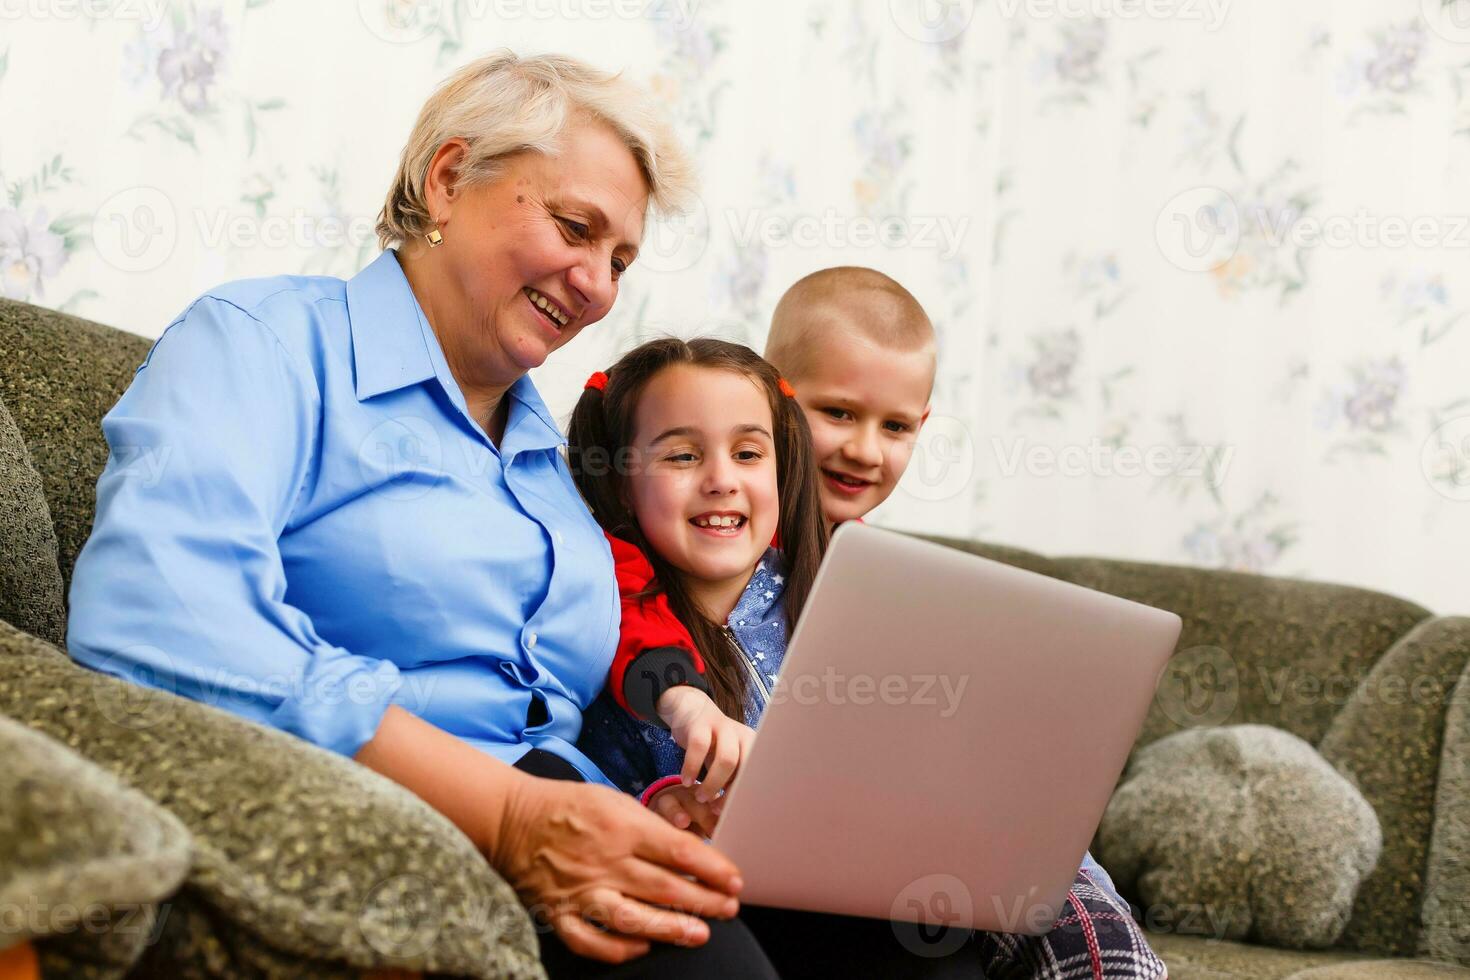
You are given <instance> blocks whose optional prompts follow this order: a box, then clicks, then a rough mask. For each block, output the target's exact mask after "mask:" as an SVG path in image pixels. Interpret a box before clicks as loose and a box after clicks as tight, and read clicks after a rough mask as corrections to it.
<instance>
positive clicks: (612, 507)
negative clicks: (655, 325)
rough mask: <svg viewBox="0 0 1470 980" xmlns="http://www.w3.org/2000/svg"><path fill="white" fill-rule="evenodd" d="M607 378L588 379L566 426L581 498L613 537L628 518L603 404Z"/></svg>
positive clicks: (596, 375)
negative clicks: (622, 499) (622, 498)
mask: <svg viewBox="0 0 1470 980" xmlns="http://www.w3.org/2000/svg"><path fill="white" fill-rule="evenodd" d="M607 385H608V376H607V375H606V374H604V373H603V372H601V371H598V372H596V373H594V374H593V375H592V377H590V378H588V379H587V384H586V385H585V386H584V387H583V389H582V396H581V397H580V398H578V399H577V404H576V407H574V408H573V409H572V419H571V423H570V424H569V425H568V426H567V466H568V467H569V468H570V469H571V471H572V482H573V483H575V484H576V486H577V490H578V492H580V493H581V494H582V499H583V500H585V501H586V502H587V506H588V508H590V509H591V511H592V516H593V517H595V518H596V519H597V523H598V524H600V525H602V527H603V529H604V530H606V531H608V532H609V533H611V534H619V535H621V533H622V532H623V531H626V525H627V523H628V515H627V514H626V512H625V509H624V507H623V505H622V502H621V497H620V487H619V483H618V480H619V474H618V472H617V467H616V465H615V463H616V460H617V458H618V455H619V447H618V446H615V445H613V443H614V442H615V441H616V440H615V439H614V438H613V436H612V434H611V431H610V429H609V427H608V424H607V414H606V407H605V405H604V401H605V400H606V395H607Z"/></svg>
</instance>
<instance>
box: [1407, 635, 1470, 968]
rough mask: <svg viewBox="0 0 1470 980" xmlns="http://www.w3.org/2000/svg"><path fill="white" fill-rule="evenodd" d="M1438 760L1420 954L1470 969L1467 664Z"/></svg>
mask: <svg viewBox="0 0 1470 980" xmlns="http://www.w3.org/2000/svg"><path fill="white" fill-rule="evenodd" d="M1459 622H1460V623H1462V624H1464V625H1465V626H1466V627H1467V628H1470V620H1467V619H1464V618H1460V619H1459ZM1439 760H1440V761H1439V784H1438V786H1437V788H1436V790H1435V803H1434V813H1435V820H1434V832H1433V834H1432V835H1431V837H1430V842H1429V864H1428V869H1427V873H1426V875H1425V881H1424V907H1423V911H1422V913H1421V919H1422V921H1423V923H1424V933H1423V936H1422V938H1421V940H1420V943H1419V953H1420V955H1421V956H1428V957H1430V958H1431V959H1437V960H1445V961H1448V962H1452V963H1460V964H1462V965H1464V966H1467V967H1470V664H1466V666H1465V669H1464V670H1462V671H1460V677H1459V679H1458V680H1457V681H1456V682H1455V686H1454V688H1453V689H1452V690H1451V692H1450V699H1449V707H1448V709H1447V710H1446V712H1445V720H1444V748H1443V749H1442V750H1441V751H1440V755H1439Z"/></svg>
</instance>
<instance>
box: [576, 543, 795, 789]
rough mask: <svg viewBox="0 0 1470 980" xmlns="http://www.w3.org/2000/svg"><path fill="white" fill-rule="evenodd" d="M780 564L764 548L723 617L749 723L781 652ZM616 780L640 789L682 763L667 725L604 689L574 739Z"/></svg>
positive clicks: (767, 693) (767, 694)
mask: <svg viewBox="0 0 1470 980" xmlns="http://www.w3.org/2000/svg"><path fill="white" fill-rule="evenodd" d="M784 573H785V565H784V564H783V562H782V559H781V553H780V552H779V551H777V550H776V549H775V548H768V549H766V553H765V554H764V555H763V556H761V560H760V563H759V564H758V565H756V569H755V572H754V573H753V574H752V575H751V576H750V581H749V582H747V583H746V585H745V591H744V592H743V593H741V596H740V601H739V602H737V603H735V608H734V609H733V610H732V611H731V612H730V617H729V618H728V619H727V620H726V621H725V623H726V629H727V630H728V632H729V634H730V635H731V636H732V637H733V638H734V640H735V644H736V646H738V647H739V648H740V652H741V654H743V659H744V662H745V666H746V669H747V671H748V673H747V677H748V678H749V681H750V683H749V684H748V685H747V693H746V698H745V723H746V724H747V725H749V726H750V727H751V728H754V727H755V726H756V725H757V724H759V723H760V719H761V714H762V713H763V712H764V711H765V708H766V704H767V703H768V702H769V701H770V699H771V685H772V684H774V683H775V681H776V674H777V672H778V671H780V669H781V661H782V659H783V658H784V657H785V656H786V611H785V608H784V604H783V603H782V601H781V597H782V594H783V593H784V591H785V584H786V577H785V574H784ZM577 748H579V749H581V750H582V752H583V754H585V755H586V756H587V757H588V758H589V759H591V760H592V761H593V762H595V763H596V764H597V766H598V768H599V769H601V770H602V771H603V773H604V774H606V776H607V777H608V779H610V780H612V782H613V784H614V785H615V786H618V787H620V788H621V789H623V790H624V791H625V792H629V793H633V794H635V795H636V794H639V793H642V792H643V790H644V789H645V788H647V787H648V785H649V784H650V783H653V782H655V781H656V780H659V779H662V778H663V777H664V776H672V775H675V774H677V773H678V772H679V771H680V770H681V769H683V768H684V750H683V749H681V748H679V746H678V745H677V744H675V742H674V738H673V736H672V735H670V734H669V731H668V729H665V728H660V727H659V726H657V725H651V724H649V723H648V722H646V721H640V720H639V719H637V718H634V717H633V716H632V715H630V714H629V713H628V712H626V711H624V710H623V709H622V707H621V706H619V705H618V703H617V702H616V701H614V700H613V698H612V696H611V695H609V694H608V693H607V691H603V692H602V694H601V695H599V696H598V698H597V700H596V701H594V702H593V703H592V706H591V707H590V708H588V709H587V711H586V713H585V714H584V717H583V726H582V736H581V739H580V740H579V741H578V742H577Z"/></svg>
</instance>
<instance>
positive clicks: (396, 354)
mask: <svg viewBox="0 0 1470 980" xmlns="http://www.w3.org/2000/svg"><path fill="white" fill-rule="evenodd" d="M347 319H348V322H349V324H350V325H351V330H352V366H353V368H354V370H355V372H356V375H357V380H356V392H357V400H358V401H366V400H367V399H369V398H372V397H373V396H374V395H381V394H383V393H385V392H389V391H397V390H398V389H399V388H407V387H408V386H409V385H413V384H419V383H420V382H423V381H427V380H429V379H430V378H432V377H433V376H434V362H433V359H432V358H431V357H430V356H429V347H428V343H427V342H426V341H425V339H424V332H423V328H422V327H421V326H420V321H421V320H423V311H422V310H420V309H419V303H418V300H417V299H415V298H414V295H413V290H412V289H411V288H410V287H409V285H408V277H407V276H405V275H404V274H403V269H402V268H401V267H400V266H399V265H398V253H397V252H396V251H394V250H393V249H391V248H390V249H387V250H386V251H384V252H383V254H382V255H379V256H378V257H377V258H376V259H374V260H373V261H372V262H371V263H370V264H369V265H368V266H367V268H365V269H363V270H362V271H361V272H359V273H358V274H357V275H355V276H353V277H352V278H351V279H349V280H348V281H347ZM424 322H427V321H424Z"/></svg>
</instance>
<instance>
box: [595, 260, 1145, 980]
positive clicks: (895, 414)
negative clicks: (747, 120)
mask: <svg viewBox="0 0 1470 980" xmlns="http://www.w3.org/2000/svg"><path fill="white" fill-rule="evenodd" d="M935 356H936V345H935V336H934V328H933V325H932V324H931V323H930V321H929V317H928V315H927V314H925V312H924V309H923V307H922V306H920V305H919V302H918V301H917V300H916V299H914V297H913V295H912V294H910V293H909V291H908V290H906V289H904V288H903V286H901V285H899V284H898V283H897V282H895V281H894V280H893V279H891V278H889V277H888V276H886V275H884V274H883V273H881V272H877V271H875V270H872V269H864V268H858V267H854V266H840V267H837V268H831V269H823V270H821V271H819V272H814V273H812V274H811V275H808V276H806V277H805V278H803V279H800V280H798V281H797V282H796V283H795V284H794V285H793V286H792V287H791V288H790V289H788V290H787V291H786V293H785V295H783V296H782V297H781V300H780V302H779V303H777V305H776V310H775V313H774V314H773V316H772V319H771V330H770V334H769V336H768V338H767V341H766V351H765V357H766V360H768V361H770V362H771V363H772V364H774V365H775V366H776V368H777V369H778V370H780V372H781V374H782V376H783V377H784V378H785V379H786V380H787V382H789V384H790V385H791V386H792V388H794V389H795V392H796V399H797V401H798V403H800V405H801V407H802V409H803V411H804V412H805V414H806V419H807V423H808V425H809V427H810V428H811V434H812V444H813V449H814V457H815V459H816V460H817V465H818V467H819V469H820V470H821V476H822V480H821V494H822V510H823V513H824V514H825V516H826V517H827V520H828V521H830V522H831V523H832V524H833V525H834V526H835V525H837V524H841V523H842V522H844V521H852V520H861V519H862V518H863V516H864V515H866V514H868V513H869V512H870V511H872V510H873V509H874V508H875V507H877V506H878V505H879V504H881V503H883V501H885V500H887V499H888V497H889V496H890V495H891V494H892V493H893V491H894V489H895V488H896V487H897V485H898V481H899V479H900V478H901V477H902V476H903V473H904V470H905V469H906V468H907V467H908V463H909V458H910V457H911V455H912V453H913V448H914V442H915V439H916V437H917V435H918V432H919V428H920V426H922V425H923V423H924V420H925V419H927V418H928V416H929V398H930V395H931V393H932V392H933V388H934V375H935V368H936V363H935ZM610 540H611V544H612V549H613V558H614V561H615V564H616V568H617V574H618V586H619V592H620V594H621V596H622V610H623V621H622V635H621V639H620V642H619V645H618V652H617V655H616V658H615V660H614V663H613V668H612V672H611V677H610V681H609V690H610V693H611V694H612V695H613V697H614V698H615V699H616V701H617V702H618V704H619V705H621V706H622V707H623V708H624V709H626V710H627V711H628V712H630V713H631V714H632V715H633V716H634V717H636V718H639V719H641V720H643V721H646V722H649V723H651V724H654V725H658V726H660V727H665V728H672V729H673V731H674V734H675V736H676V740H677V741H678V742H679V743H680V744H681V745H684V746H685V747H686V749H688V748H689V747H690V746H691V744H692V743H691V742H690V740H689V736H690V733H691V732H694V731H696V730H697V731H698V733H697V735H695V736H694V737H695V739H696V741H697V742H698V743H699V745H700V746H701V747H704V751H697V750H692V749H691V750H689V751H686V754H685V770H684V772H683V774H682V777H683V778H677V777H669V778H668V779H666V780H660V781H659V782H658V783H655V784H653V785H651V786H648V787H646V788H644V790H643V793H642V796H641V799H642V800H643V802H644V803H646V804H647V805H649V806H650V807H652V808H653V809H654V810H655V811H657V812H659V813H660V814H661V815H663V816H664V817H665V818H666V819H669V820H670V821H671V822H673V823H675V824H676V825H677V826H681V827H691V826H696V827H698V828H699V829H702V830H705V831H708V830H709V829H710V828H711V827H712V825H713V822H714V821H715V820H716V819H717V818H718V814H719V809H720V801H719V800H715V799H714V798H713V795H712V794H713V793H717V792H718V791H719V789H720V788H721V787H722V786H723V785H724V783H725V782H726V781H727V780H728V779H729V778H730V777H731V775H732V774H733V772H734V771H735V770H736V769H737V768H738V764H739V761H740V760H741V758H742V757H743V756H744V755H745V752H746V751H748V748H749V737H750V730H749V729H748V728H746V727H745V726H744V725H741V724H739V723H738V722H736V721H734V720H732V719H726V718H725V717H724V716H723V715H720V714H719V711H718V709H717V708H713V702H711V701H710V699H709V698H708V697H707V696H702V695H701V694H699V693H697V692H703V695H707V694H708V689H707V688H706V687H705V685H704V682H703V673H704V664H703V661H702V659H701V658H700V656H699V653H698V651H697V649H696V648H695V645H694V643H693V641H692V640H691V639H690V637H689V632H688V630H686V629H685V628H684V626H683V624H682V623H680V622H679V620H678V619H677V617H675V616H674V614H673V612H672V610H671V609H670V608H669V605H668V603H667V601H666V599H665V598H664V596H663V595H661V594H660V593H659V592H658V590H657V584H656V583H655V582H654V575H653V570H652V567H651V565H650V564H649V563H648V560H647V559H646V558H645V557H644V556H643V554H642V553H641V552H640V551H639V550H638V549H637V548H636V547H634V546H633V545H631V544H628V543H627V542H624V541H620V540H618V539H616V538H613V539H610ZM711 709H713V710H711ZM713 716H718V717H717V718H715V719H714V720H713V721H711V718H712V717H713ZM722 743H723V744H722ZM732 743H733V746H734V747H733V749H732ZM717 756H719V758H718V760H717V758H716V757H717ZM706 766H707V767H708V769H707V772H706V774H705V779H704V781H703V783H701V784H698V785H691V784H694V781H695V778H696V777H697V776H698V775H699V773H700V771H701V769H703V768H705V767H706ZM976 939H977V941H978V944H979V946H980V951H981V959H982V964H981V966H982V968H983V969H984V970H985V972H986V975H988V976H996V977H999V976H1008V977H1012V976H1018V977H1040V976H1047V977H1055V978H1058V980H1070V978H1073V977H1078V978H1082V977H1088V978H1096V980H1103V978H1123V977H1128V978H1143V977H1148V978H1159V977H1163V976H1166V971H1165V968H1164V966H1163V963H1162V962H1161V961H1159V959H1158V958H1157V957H1156V956H1155V955H1154V954H1153V952H1152V950H1150V949H1149V947H1148V944H1147V941H1146V940H1145V939H1144V938H1143V934H1142V933H1141V932H1140V931H1139V929H1138V927H1137V925H1136V924H1135V923H1134V922H1133V918H1132V915H1131V913H1130V911H1129V908H1128V905H1127V903H1126V902H1124V901H1123V899H1122V898H1121V897H1119V896H1118V895H1117V893H1116V890H1115V889H1114V887H1113V883H1112V880H1111V879H1110V878H1109V877H1108V876H1107V873H1106V872H1105V871H1103V869H1102V868H1101V867H1100V866H1099V865H1098V864H1097V863H1096V862H1095V861H1094V860H1093V859H1092V856H1091V855H1090V854H1088V855H1086V856H1085V857H1084V859H1083V864H1082V867H1081V869H1080V870H1079V871H1078V874H1077V880H1076V883H1075V884H1074V885H1073V888H1072V890H1071V892H1069V894H1068V900H1067V903H1066V905H1065V907H1064V909H1063V912H1062V915H1061V916H1060V917H1059V918H1058V919H1057V923H1056V925H1055V926H1054V927H1053V929H1052V931H1051V932H1050V933H1048V934H1046V935H1045V936H1022V935H1010V934H1002V933H976Z"/></svg>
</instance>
